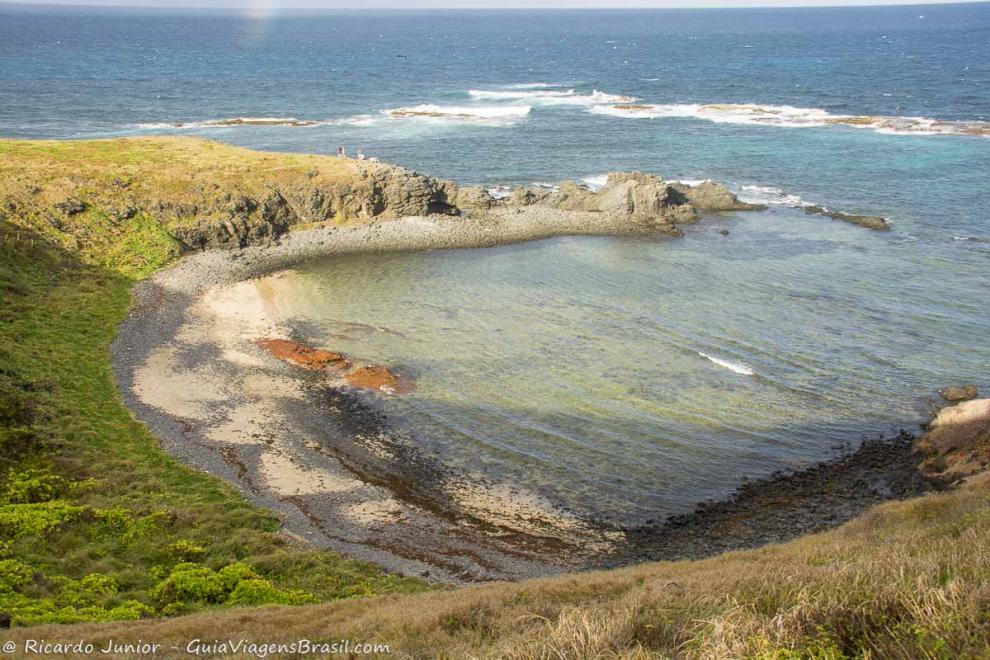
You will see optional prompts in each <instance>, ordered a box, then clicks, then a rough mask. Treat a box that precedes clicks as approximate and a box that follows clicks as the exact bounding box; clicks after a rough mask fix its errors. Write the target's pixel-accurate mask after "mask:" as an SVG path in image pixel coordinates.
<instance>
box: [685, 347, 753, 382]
mask: <svg viewBox="0 0 990 660" xmlns="http://www.w3.org/2000/svg"><path fill="white" fill-rule="evenodd" d="M698 355H700V356H701V357H703V358H705V359H706V360H708V361H709V362H713V363H714V364H717V365H718V366H720V367H724V368H726V369H728V370H729V371H734V372H736V373H737V374H742V375H743V376H752V375H754V374H755V373H756V372H755V371H753V369H752V368H751V367H750V366H749V365H747V364H743V363H742V362H730V361H729V360H723V359H721V358H717V357H714V356H712V355H709V354H708V353H702V352H701V351H698Z"/></svg>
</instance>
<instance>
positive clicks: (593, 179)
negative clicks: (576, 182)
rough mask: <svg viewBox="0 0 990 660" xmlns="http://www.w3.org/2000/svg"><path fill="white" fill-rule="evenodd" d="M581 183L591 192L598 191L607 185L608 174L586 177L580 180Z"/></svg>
mask: <svg viewBox="0 0 990 660" xmlns="http://www.w3.org/2000/svg"><path fill="white" fill-rule="evenodd" d="M581 183H583V184H585V185H586V186H588V188H590V189H591V190H594V191H598V190H601V189H602V188H604V187H605V184H606V183H608V174H595V175H594V176H586V177H584V178H583V179H581Z"/></svg>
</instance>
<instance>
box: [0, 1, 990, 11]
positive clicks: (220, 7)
mask: <svg viewBox="0 0 990 660" xmlns="http://www.w3.org/2000/svg"><path fill="white" fill-rule="evenodd" d="M189 1H190V3H192V2H195V0H189ZM600 1H601V2H602V3H603V4H600V5H597V4H590V5H581V6H561V5H554V4H543V5H535V6H534V5H533V4H531V3H527V4H526V5H525V6H511V5H510V6H506V3H505V2H502V3H499V4H498V5H490V6H489V5H481V6H473V7H452V6H446V5H429V4H425V5H417V6H412V7H410V6H408V5H403V4H399V3H398V2H397V3H396V4H395V5H382V6H374V7H346V6H338V7H313V6H301V5H293V4H286V5H281V6H279V7H278V9H279V11H282V12H335V11H345V12H374V11H410V12H412V11H436V10H444V11H541V10H564V11H588V10H630V9H632V10H651V9H657V10H744V9H840V8H841V9H869V8H878V7H925V6H931V7H941V6H945V5H980V4H987V3H990V0H897V1H894V2H883V1H882V0H881V1H879V2H877V1H867V2H857V0H835V2H829V3H828V4H813V5H809V4H801V0H792V1H791V2H786V3H785V4H763V3H760V2H759V0H757V1H756V3H755V4H747V5H743V6H740V5H739V4H738V3H730V2H728V0H712V2H710V3H705V4H703V5H701V6H691V5H688V4H685V2H686V1H687V0H673V1H672V3H671V4H667V5H662V4H654V5H651V4H646V2H649V0H646V2H642V3H640V2H638V1H637V0H629V1H630V2H631V3H632V4H625V5H621V6H615V3H614V2H613V3H609V2H607V0H600ZM4 7H25V8H26V7H37V8H53V9H129V10H157V11H187V10H193V11H197V12H204V11H216V12H239V11H243V10H244V8H245V7H243V6H235V5H230V4H204V3H202V2H199V3H195V4H178V5H161V4H138V5H135V4H128V3H127V0H110V1H108V2H104V3H97V4H93V3H89V2H80V3H76V2H73V1H72V0H69V1H66V2H58V1H57V0H56V1H55V2H51V1H49V2H44V1H42V2H37V1H36V0H0V9H2V8H4Z"/></svg>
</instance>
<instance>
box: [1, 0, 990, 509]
mask: <svg viewBox="0 0 990 660" xmlns="http://www.w3.org/2000/svg"><path fill="white" fill-rule="evenodd" d="M988 36H990V4H987V3H980V4H970V5H955V6H948V5H943V6H927V7H919V6H911V7H883V8H881V7H874V8H857V9H813V10H810V9H805V10H735V11H716V12H713V11H596V12H551V11H540V12H518V11H511V12H347V13H336V14H312V15H298V14H290V13H268V14H266V13H260V14H254V15H240V14H230V13H196V14H190V13H188V12H187V13H177V12H148V11H125V10H110V9H103V10H78V9H77V10H67V9H54V8H51V7H48V8H26V9H25V8H19V7H15V6H12V5H6V4H0V135H3V136H19V137H36V138H83V137H106V136H124V135H150V134H166V135H200V136H205V137H210V138H214V139H218V140H224V141H228V142H232V143H236V144H241V145H245V146H249V147H253V148H259V149H277V150H286V151H305V152H320V153H333V152H335V151H336V149H337V146H338V145H346V146H347V147H348V149H349V151H350V153H352V154H353V153H354V152H355V151H356V149H358V148H363V149H364V151H365V153H368V154H373V155H377V156H379V157H381V158H382V159H383V160H387V161H391V162H396V163H399V164H402V165H406V166H409V167H413V168H417V169H420V170H422V171H425V172H429V173H431V174H434V175H438V176H443V177H448V178H451V179H454V180H456V181H458V182H460V183H482V184H486V185H500V184H518V183H524V184H530V183H532V182H536V181H539V182H557V181H560V180H562V179H568V178H573V179H585V178H587V179H590V180H592V181H597V180H600V178H601V176H602V175H604V174H605V173H606V172H609V171H614V170H631V169H638V170H643V171H648V172H655V173H659V174H662V175H665V176H667V177H668V178H683V179H704V178H711V179H714V180H718V181H724V182H727V183H729V184H730V185H731V186H732V187H733V189H735V190H736V191H737V192H739V193H740V194H742V195H743V196H744V197H746V198H749V199H753V200H759V201H765V202H769V203H771V204H772V205H773V208H772V210H771V211H769V212H767V213H757V214H746V215H740V216H735V217H732V218H726V219H720V220H717V221H709V222H707V223H705V224H702V225H700V226H699V227H697V228H696V229H693V230H692V231H690V232H689V233H688V235H687V236H686V237H685V238H683V239H681V240H676V241H669V240H665V241H653V240H626V239H623V240H619V239H588V238H582V239H566V240H556V241H548V242H541V243H536V244H532V245H525V246H514V247H507V248H501V249H495V250H486V251H480V252H478V251H464V252H450V253H429V254H418V255H392V256H381V257H367V256H364V257H354V258H346V259H338V260H335V261H333V262H328V263H324V264H315V265H313V266H311V267H308V268H307V269H305V270H303V271H300V272H298V273H297V274H296V275H294V276H292V277H287V278H281V279H279V280H277V282H278V287H279V291H280V296H279V300H280V301H281V302H280V304H282V305H283V306H284V313H285V314H286V315H287V316H288V317H291V318H295V319H296V320H297V322H298V323H299V324H300V327H301V328H304V329H305V330H306V333H307V334H309V335H310V336H311V337H312V338H313V339H314V340H316V341H324V342H325V343H326V344H327V345H330V346H333V347H334V348H337V349H339V350H343V351H346V352H348V353H352V354H354V355H356V356H360V357H366V358H368V359H370V360H374V361H381V362H389V363H392V364H395V365H397V366H398V367H399V368H400V369H402V370H404V371H408V372H409V373H410V374H411V375H413V376H415V377H416V379H417V381H418V383H419V389H418V390H417V391H416V393H415V394H413V395H411V396H409V397H405V398H396V399H390V400H389V401H388V403H387V405H388V406H389V408H390V410H391V412H392V413H393V414H392V418H393V419H394V420H396V422H397V423H398V424H400V425H402V426H404V427H405V428H409V429H415V430H416V432H417V442H419V443H420V444H422V445H423V446H424V447H427V448H428V449H431V450H433V451H435V452H437V453H438V454H439V455H441V456H442V457H443V459H444V460H446V461H448V462H450V463H452V464H455V465H458V466H460V467H462V468H465V469H470V470H479V471H483V472H485V473H486V474H491V475H497V476H501V477H503V478H506V479H511V480H514V481H517V482H520V483H524V484H527V485H528V486H531V487H533V488H535V489H538V490H541V491H543V492H545V493H546V494H547V495H548V496H550V497H551V498H554V499H556V500H557V501H559V502H562V503H564V504H567V505H569V506H571V507H572V508H576V509H580V510H584V511H592V512H596V513H600V514H602V515H607V516H610V517H612V518H615V519H620V520H630V521H631V520H640V519H643V518H645V517H654V516H656V515H661V514H663V513H667V512H671V511H675V510H680V509H683V508H684V507H686V506H688V505H689V504H690V502H692V501H695V500H697V499H698V498H699V497H705V496H710V495H716V494H719V493H724V492H727V491H728V490H730V489H731V488H733V487H734V486H735V485H737V484H738V483H739V481H740V480H741V479H742V478H743V477H744V476H757V475H760V474H766V473H767V472H770V471H772V470H774V469H777V468H780V467H788V466H791V465H794V464H797V463H800V462H806V461H811V460H816V459H820V458H823V457H825V456H828V455H830V454H831V453H833V452H834V451H835V450H834V449H833V448H834V447H835V446H837V445H840V444H842V443H846V442H855V441H856V440H858V439H859V438H860V437H861V436H862V435H863V434H864V433H879V432H883V431H886V430H889V429H891V428H893V427H898V426H902V425H910V424H912V423H914V422H916V421H919V419H920V417H919V413H918V400H919V398H921V397H922V396H924V395H926V394H929V393H931V392H933V391H934V390H935V389H936V388H938V387H940V386H943V385H945V384H949V383H956V382H961V381H973V382H976V383H978V384H981V385H983V386H984V387H986V386H987V385H990V377H988V375H987V374H988V373H990V369H988V367H990V349H988V344H990V342H987V341H986V337H987V335H988V330H990V313H988V311H987V302H986V301H987V295H988V291H990V278H988V276H987V273H988V266H990V222H988V209H990V186H988V185H987V181H990V139H988V138H985V137H965V136H962V135H958V134H949V135H944V134H943V135H931V134H930V133H932V132H935V133H938V132H943V133H944V132H949V133H952V132H953V131H952V130H950V131H944V130H942V131H940V130H936V129H933V128H932V124H931V122H929V121H927V120H940V121H948V122H957V124H955V125H957V126H963V127H970V128H973V127H984V128H985V127H986V122H987V121H990V38H988ZM472 92H473V93H472ZM596 92H597V93H596ZM627 96H628V97H634V98H635V99H637V100H636V101H635V103H637V104H647V105H649V106H650V107H651V110H650V111H649V112H645V113H641V114H642V116H639V115H636V114H635V113H634V115H633V116H629V114H628V113H626V114H623V111H621V110H616V108H615V107H614V106H616V105H621V104H623V103H624V102H625V101H624V100H623V99H622V97H627ZM703 104H735V105H734V106H732V107H730V108H729V109H728V110H725V109H723V110H718V111H714V112H713V111H704V110H701V109H699V108H698V107H696V106H698V105H703ZM740 104H756V105H757V106H758V107H759V108H760V109H759V110H756V111H754V110H752V109H749V110H747V109H746V108H745V107H739V106H740ZM424 107H425V108H427V109H432V110H438V111H439V112H440V113H441V114H445V116H441V117H434V118H430V119H423V118H409V117H406V118H396V117H392V116H390V115H389V114H388V111H389V110H394V109H399V108H420V109H423V108H424ZM850 115H871V116H883V117H894V118H896V121H897V122H900V125H901V126H902V127H903V126H905V125H906V127H907V128H906V129H904V130H901V131H900V134H891V133H890V132H889V131H885V130H884V127H883V126H882V125H879V124H877V125H872V126H869V127H867V128H854V127H850V126H843V125H830V124H829V123H828V120H830V119H835V118H836V117H842V116H850ZM231 117H283V118H284V117H296V118H299V119H304V120H311V121H313V122H315V124H314V125H312V126H308V127H305V128H293V127H285V126H281V127H279V126H275V127H272V126H268V127H261V126H244V127H236V128H230V127H227V128H224V127H217V126H210V125H209V124H208V122H209V121H210V120H216V119H224V118H231ZM918 117H921V118H924V119H923V120H919V119H912V118H918ZM176 122H182V123H184V126H183V127H181V128H176V127H174V126H172V124H174V123H176ZM905 122H906V124H905ZM955 132H956V133H958V131H955ZM801 203H814V204H823V205H827V206H829V207H831V208H834V209H838V210H844V211H849V212H860V213H869V214H881V215H884V216H887V217H889V218H890V219H891V220H892V221H893V223H894V224H893V227H894V228H893V230H892V231H891V232H889V233H886V234H875V233H871V232H869V231H866V230H864V229H861V228H858V227H852V226H848V225H845V224H842V223H838V222H833V221H829V220H827V219H824V218H820V217H809V216H806V215H805V214H804V213H803V212H801V211H800V210H798V209H795V208H790V207H788V205H789V204H790V205H795V204H798V205H799V204H801ZM723 226H724V227H727V228H729V229H730V230H731V234H730V236H728V237H723V236H721V235H719V234H718V232H717V231H716V230H717V228H721V227H723ZM348 323H365V324H371V325H375V326H382V327H387V328H390V329H393V330H395V331H396V333H397V334H395V333H384V332H372V333H362V332H359V331H357V329H356V328H355V327H354V326H350V325H347V324H348ZM702 353H703V354H706V355H708V356H711V358H713V359H714V360H719V361H722V362H723V363H731V364H734V365H736V371H733V370H732V369H730V368H727V367H726V366H724V365H720V364H719V363H717V362H714V361H712V360H711V359H708V358H706V357H703V356H702V355H701V354H702ZM741 365H746V366H745V367H744V366H741ZM747 370H750V371H752V372H753V373H752V374H746V373H739V371H743V372H745V371H747Z"/></svg>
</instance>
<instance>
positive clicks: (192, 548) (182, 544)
mask: <svg viewBox="0 0 990 660" xmlns="http://www.w3.org/2000/svg"><path fill="white" fill-rule="evenodd" d="M167 549H168V554H169V555H171V556H172V557H174V558H175V559H178V560H180V561H191V560H193V559H197V558H198V557H202V556H203V555H204V554H206V549H205V548H203V547H202V546H199V545H196V544H195V543H193V542H192V541H187V540H185V539H183V540H181V541H176V542H175V543H170V544H169V546H168V548H167Z"/></svg>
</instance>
